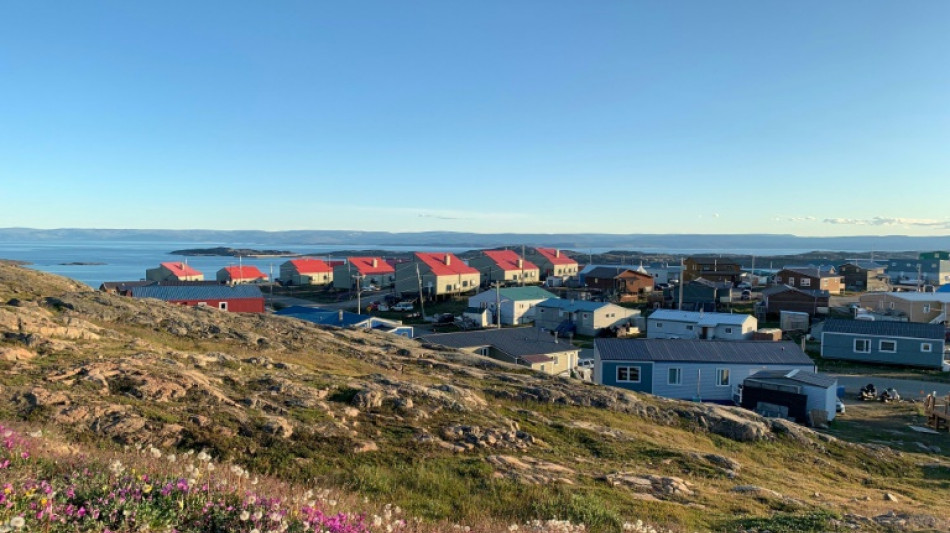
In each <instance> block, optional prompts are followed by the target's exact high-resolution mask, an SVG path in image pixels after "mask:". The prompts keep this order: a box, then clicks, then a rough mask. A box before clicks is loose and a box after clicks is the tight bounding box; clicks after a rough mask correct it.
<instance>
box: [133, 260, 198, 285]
mask: <svg viewBox="0 0 950 533" xmlns="http://www.w3.org/2000/svg"><path fill="white" fill-rule="evenodd" d="M145 279H147V280H148V281H204V279H205V275H204V274H202V273H201V272H199V271H197V270H195V269H194V268H192V267H190V266H189V265H188V263H184V262H180V261H174V262H173V261H168V262H165V263H160V264H159V265H158V267H156V268H149V269H147V270H146V271H145Z"/></svg>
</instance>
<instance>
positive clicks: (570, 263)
mask: <svg viewBox="0 0 950 533" xmlns="http://www.w3.org/2000/svg"><path fill="white" fill-rule="evenodd" d="M527 259H529V260H530V261H531V262H532V263H534V264H536V265H538V269H540V272H541V280H542V281H545V282H546V283H547V284H548V285H549V286H560V285H564V284H565V283H566V282H567V281H568V280H570V279H573V278H576V277H577V271H578V265H577V261H575V260H573V259H571V258H570V257H568V256H567V254H565V253H563V252H561V250H557V249H554V248H530V249H529V251H528V253H527ZM548 278H551V281H547V280H548Z"/></svg>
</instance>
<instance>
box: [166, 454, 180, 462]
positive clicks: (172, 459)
mask: <svg viewBox="0 0 950 533" xmlns="http://www.w3.org/2000/svg"><path fill="white" fill-rule="evenodd" d="M165 459H166V460H167V461H168V462H169V463H174V462H175V461H177V460H178V457H177V456H176V455H175V454H173V453H170V454H168V455H167V456H165Z"/></svg>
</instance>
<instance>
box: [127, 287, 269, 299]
mask: <svg viewBox="0 0 950 533" xmlns="http://www.w3.org/2000/svg"><path fill="white" fill-rule="evenodd" d="M130 293H131V294H132V296H133V297H135V298H157V299H159V300H165V301H181V300H232V299H235V298H263V297H264V295H263V294H261V289H260V287H258V286H256V285H234V286H229V285H161V286H159V285H148V286H145V287H132V288H131V289H130Z"/></svg>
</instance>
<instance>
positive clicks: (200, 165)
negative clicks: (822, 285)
mask: <svg viewBox="0 0 950 533" xmlns="http://www.w3.org/2000/svg"><path fill="white" fill-rule="evenodd" d="M948 28H950V2H946V1H943V0H940V1H921V2H914V3H912V4H906V3H900V2H884V1H870V2H869V1H836V2H807V1H806V2H757V1H751V0H750V1H745V2H733V1H720V2H709V1H705V0H703V1H697V2H688V1H678V2H666V1H656V2H653V1H625V2H619V1H617V2H611V1H604V2H561V1H555V2H551V1H522V2H510V1H499V2H492V1H481V2H469V3H463V2H444V1H440V2H390V1H387V2H358V3H357V2H336V3H322V2H153V3H144V2H65V1H63V2H47V3H38V2H18V3H13V2H6V3H3V4H2V5H0V199H2V204H3V209H2V210H0V227H12V226H25V227H37V228H57V227H100V228H171V229H187V228H206V229H264V230H285V229H352V230H391V231H425V230H454V231H472V232H480V233H482V232H485V233H487V232H498V231H512V232H550V233H555V232H557V233H580V232H602V233H753V232H754V233H792V234H797V235H862V234H871V235H878V234H907V235H935V234H937V235H942V234H950V211H948V209H947V208H946V198H947V193H948V192H950V185H948V184H950V179H948V178H950V98H948V95H950V68H948V65H950V31H948Z"/></svg>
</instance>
